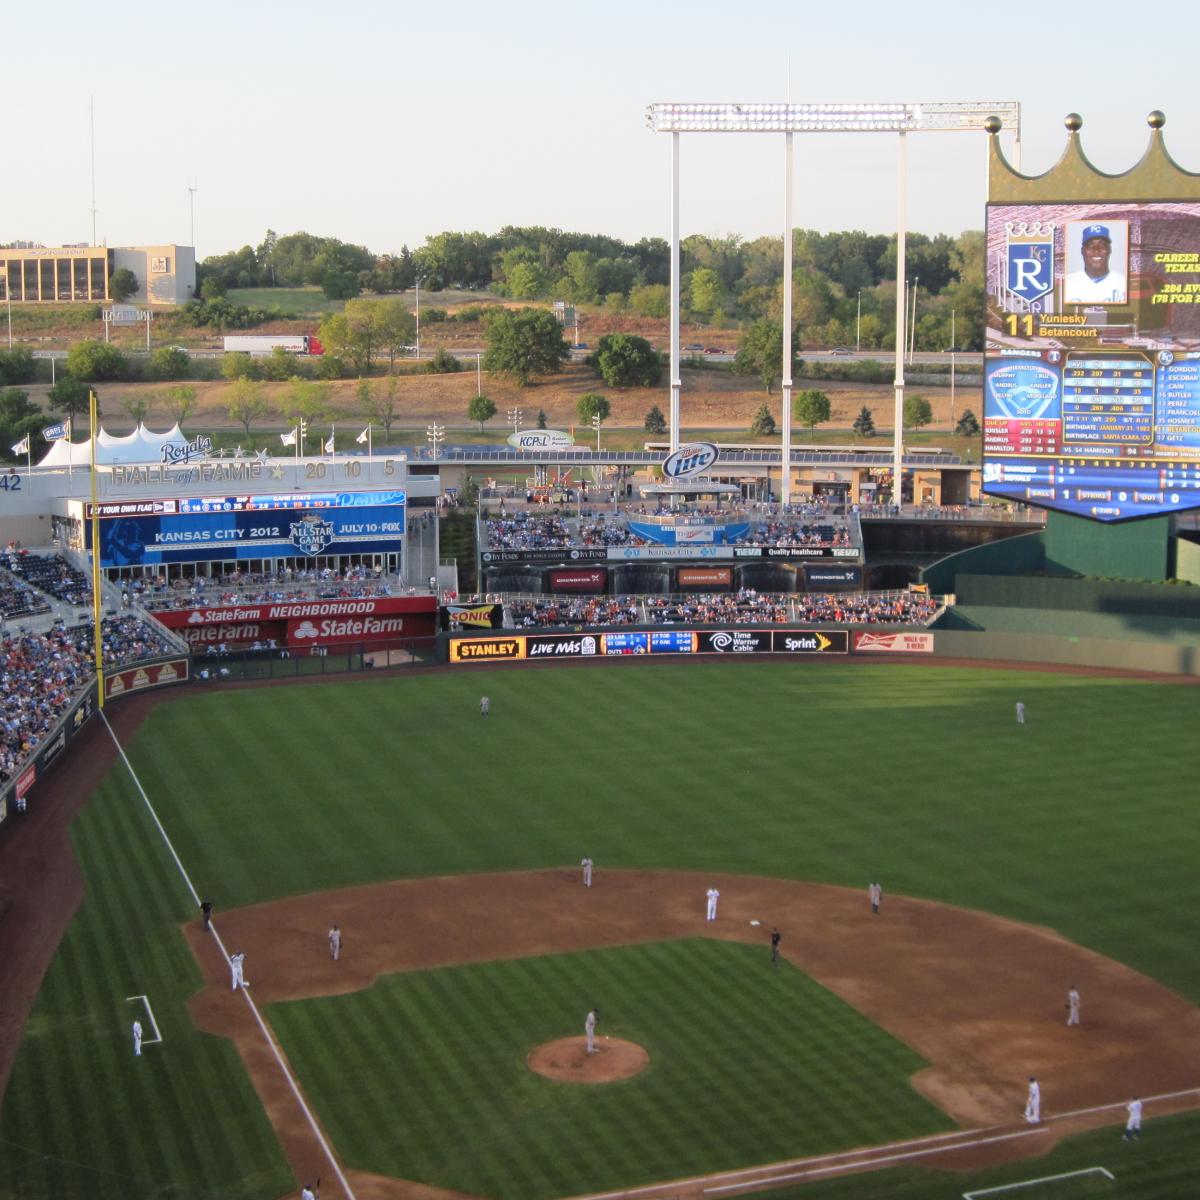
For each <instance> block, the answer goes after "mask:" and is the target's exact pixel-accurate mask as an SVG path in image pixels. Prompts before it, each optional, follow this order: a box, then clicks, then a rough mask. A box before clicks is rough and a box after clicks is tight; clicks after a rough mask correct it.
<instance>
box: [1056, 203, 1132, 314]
mask: <svg viewBox="0 0 1200 1200" xmlns="http://www.w3.org/2000/svg"><path fill="white" fill-rule="evenodd" d="M1066 251H1067V282H1066V285H1065V287H1064V289H1063V303H1064V304H1126V303H1128V301H1129V222H1128V221H1111V220H1108V219H1105V220H1103V221H1068V222H1067V226H1066Z"/></svg>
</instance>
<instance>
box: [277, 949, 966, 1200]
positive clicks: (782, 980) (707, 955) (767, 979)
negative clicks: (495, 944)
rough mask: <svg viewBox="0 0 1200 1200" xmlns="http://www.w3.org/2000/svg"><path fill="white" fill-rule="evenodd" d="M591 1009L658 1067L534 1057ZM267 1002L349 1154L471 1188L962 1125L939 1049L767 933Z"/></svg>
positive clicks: (721, 1163)
mask: <svg viewBox="0 0 1200 1200" xmlns="http://www.w3.org/2000/svg"><path fill="white" fill-rule="evenodd" d="M592 1004H595V1005H596V1006H597V1007H598V1008H599V1010H600V1014H601V1025H602V1032H603V1033H608V1034H610V1035H612V1036H614V1037H621V1038H626V1039H628V1040H630V1041H634V1042H637V1043H638V1044H639V1045H641V1046H644V1047H645V1048H646V1050H647V1051H648V1052H649V1054H650V1066H649V1067H648V1068H647V1069H646V1070H645V1071H644V1072H643V1073H642V1074H640V1075H638V1076H636V1077H634V1078H632V1079H628V1080H625V1081H622V1082H620V1083H613V1084H607V1085H598V1086H592V1087H580V1086H579V1085H577V1084H564V1083H555V1082H552V1081H550V1080H548V1079H543V1078H541V1077H540V1076H537V1075H535V1074H534V1073H533V1072H532V1071H530V1069H529V1068H528V1067H527V1066H526V1064H525V1055H526V1054H527V1053H528V1052H529V1050H530V1049H531V1048H532V1047H533V1046H535V1045H538V1044H540V1043H542V1042H544V1041H548V1040H550V1039H553V1038H559V1037H568V1036H571V1035H578V1034H579V1033H581V1031H582V1024H583V1014H584V1013H586V1012H587V1010H588V1008H589V1007H590V1006H591V1005H592ZM269 1013H270V1021H271V1024H272V1027H273V1028H274V1029H275V1030H276V1031H277V1033H278V1034H279V1036H280V1039H281V1041H282V1042H283V1045H284V1048H285V1050H286V1051H287V1053H288V1057H289V1059H290V1060H291V1062H292V1064H293V1066H295V1068H296V1069H297V1071H298V1073H299V1075H300V1078H301V1081H302V1083H303V1085H304V1087H305V1091H306V1092H307V1093H308V1094H309V1095H312V1096H315V1097H318V1105H319V1108H320V1116H321V1120H322V1123H323V1124H324V1126H325V1128H326V1129H328V1130H329V1131H330V1133H331V1134H332V1135H333V1138H334V1140H335V1142H336V1143H337V1144H338V1146H339V1147H340V1148H341V1149H342V1151H343V1153H345V1154H346V1155H347V1157H348V1159H349V1161H350V1162H352V1163H353V1164H354V1165H355V1166H356V1167H360V1168H364V1169H367V1170H371V1171H377V1172H380V1173H382V1174H385V1175H397V1176H399V1177H400V1178H403V1179H420V1180H422V1181H424V1182H428V1183H435V1184H438V1185H440V1186H441V1187H446V1188H453V1189H455V1190H458V1191H465V1192H467V1193H469V1194H471V1195H484V1196H517V1195H519V1196H528V1197H553V1196H566V1195H573V1194H577V1193H580V1192H586V1191H589V1190H595V1189H598V1188H616V1187H621V1186H626V1187H628V1186H633V1185H636V1184H639V1183H646V1182H648V1181H650V1180H654V1179H673V1178H678V1177H680V1176H683V1175H688V1174H695V1173H697V1172H702V1171H715V1170H717V1169H719V1168H722V1167H736V1166H742V1165H749V1164H752V1163H756V1162H762V1161H765V1160H771V1159H780V1158H786V1157H787V1156H789V1155H792V1154H803V1153H807V1152H810V1151H818V1150H830V1149H841V1148H849V1147H853V1146H859V1145H862V1144H864V1143H866V1142H870V1141H872V1140H876V1139H880V1138H886V1139H898V1138H906V1137H916V1136H920V1135H922V1134H928V1133H933V1132H937V1131H939V1130H943V1129H949V1128H953V1125H952V1124H951V1123H950V1122H949V1121H947V1119H946V1117H945V1115H944V1114H942V1113H941V1112H939V1111H938V1110H937V1109H936V1108H934V1107H933V1105H931V1104H930V1103H929V1102H928V1101H926V1100H924V1099H923V1098H922V1097H921V1096H919V1095H918V1094H917V1093H916V1092H915V1091H913V1090H912V1088H911V1087H910V1086H909V1084H908V1078H909V1076H911V1075H912V1074H913V1073H914V1072H916V1071H918V1070H920V1069H921V1068H922V1067H924V1066H926V1065H928V1064H927V1063H925V1062H924V1061H923V1060H922V1059H921V1058H920V1057H919V1056H918V1055H916V1054H914V1053H913V1052H912V1051H911V1050H909V1049H908V1048H907V1047H905V1046H903V1045H902V1044H901V1043H899V1042H897V1041H896V1040H894V1039H893V1038H892V1037H890V1036H889V1035H888V1034H886V1033H884V1032H883V1030H881V1029H880V1028H879V1027H878V1026H876V1025H873V1024H872V1023H871V1022H869V1021H867V1020H866V1019H865V1018H863V1017H862V1016H860V1015H859V1014H858V1013H857V1012H855V1011H854V1010H853V1009H852V1008H850V1007H848V1006H847V1005H846V1004H844V1003H842V1001H840V1000H839V999H837V997H835V996H834V995H833V994H832V993H831V992H828V991H826V990H825V989H824V988H822V987H820V986H819V985H818V984H816V983H815V982H813V981H812V980H811V979H809V978H808V977H807V976H806V975H804V974H803V972H801V971H799V970H797V969H796V968H795V967H792V966H790V965H789V964H787V963H781V964H780V965H779V966H778V967H777V968H774V969H773V968H772V967H771V965H770V963H769V961H768V960H767V957H766V956H765V955H764V954H762V953H761V951H760V950H759V949H758V948H756V947H751V946H738V945H731V944H728V943H723V942H716V941H708V940H705V939H702V938H696V939H686V940H681V941H672V942H663V943H658V944H651V945H643V946H629V947H622V948H619V949H612V950H598V951H593V952H590V953H578V954H563V955H554V956H549V957H543V958H529V959H524V960H521V961H517V962H499V963H486V964H482V963H481V964H475V965H472V966H466V967H454V968H443V969H440V970H436V971H422V972H412V973H409V974H406V975H391V976H387V977H386V978H384V979H382V980H380V981H379V982H378V983H377V984H376V985H375V986H374V987H372V988H370V989H368V990H367V991H365V992H358V993H355V994H353V995H349V996H333V997H328V998H325V999H320V1000H305V1001H297V1002H292V1003H287V1004H275V1005H272V1006H271V1007H270V1010H269ZM368 1030H369V1031H371V1036H369V1037H368V1036H365V1031H368ZM397 1126H399V1127H400V1128H402V1129H404V1130H405V1131H406V1132H405V1135H404V1136H401V1137H397V1136H395V1130H396V1128H397Z"/></svg>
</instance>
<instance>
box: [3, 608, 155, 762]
mask: <svg viewBox="0 0 1200 1200" xmlns="http://www.w3.org/2000/svg"><path fill="white" fill-rule="evenodd" d="M100 637H101V642H102V644H103V647H104V662H105V665H106V666H111V667H114V668H115V667H119V666H123V665H124V664H126V663H130V662H136V661H138V660H140V659H145V658H151V657H153V656H154V655H157V654H163V653H166V652H168V651H169V650H170V649H171V647H170V645H169V644H168V642H167V641H166V639H165V636H164V635H163V634H162V633H161V631H158V630H157V629H156V628H153V627H152V626H151V624H150V623H149V622H146V621H143V620H141V619H140V618H137V617H133V616H124V617H110V618H108V619H106V620H105V621H104V622H103V624H102V626H101V629H100ZM94 675H95V670H94V662H93V655H92V626H91V625H90V624H83V625H76V626H71V627H67V626H66V625H64V623H63V622H62V621H61V620H60V621H56V622H55V623H54V626H53V627H52V628H51V629H49V630H47V631H46V632H45V633H15V632H12V631H5V633H4V634H3V637H2V639H0V783H7V782H8V780H10V779H11V778H13V776H14V775H16V774H17V773H18V772H19V771H20V770H21V768H22V766H23V765H24V763H25V761H26V760H27V759H28V758H29V756H30V755H31V754H32V753H33V752H34V751H35V750H36V749H37V748H38V746H39V745H41V743H42V741H43V740H44V739H45V737H46V735H47V734H48V733H49V732H50V731H51V730H52V729H53V728H54V725H55V723H56V722H57V720H58V718H59V717H60V716H61V715H62V714H63V712H64V711H65V710H66V709H67V708H68V707H69V705H70V704H71V701H72V700H73V699H74V698H75V697H76V696H77V695H78V694H79V691H80V689H81V688H83V687H85V686H86V685H87V684H88V683H89V682H90V681H91V680H92V679H93V678H94Z"/></svg>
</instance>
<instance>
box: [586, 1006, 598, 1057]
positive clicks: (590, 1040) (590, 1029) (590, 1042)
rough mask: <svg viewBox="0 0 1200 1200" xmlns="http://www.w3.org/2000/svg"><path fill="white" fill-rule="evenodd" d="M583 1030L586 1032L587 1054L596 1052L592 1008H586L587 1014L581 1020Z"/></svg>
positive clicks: (594, 1018)
mask: <svg viewBox="0 0 1200 1200" xmlns="http://www.w3.org/2000/svg"><path fill="white" fill-rule="evenodd" d="M583 1032H584V1033H585V1034H587V1052H588V1053H589V1054H595V1053H596V1010H595V1009H594V1008H592V1009H589V1010H588V1015H587V1016H586V1017H585V1018H584V1021H583Z"/></svg>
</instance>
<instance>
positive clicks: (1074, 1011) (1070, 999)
mask: <svg viewBox="0 0 1200 1200" xmlns="http://www.w3.org/2000/svg"><path fill="white" fill-rule="evenodd" d="M1067 1024H1068V1025H1078V1024H1079V991H1078V989H1077V988H1076V987H1075V985H1074V984H1071V986H1070V987H1069V988H1068V989H1067Z"/></svg>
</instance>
